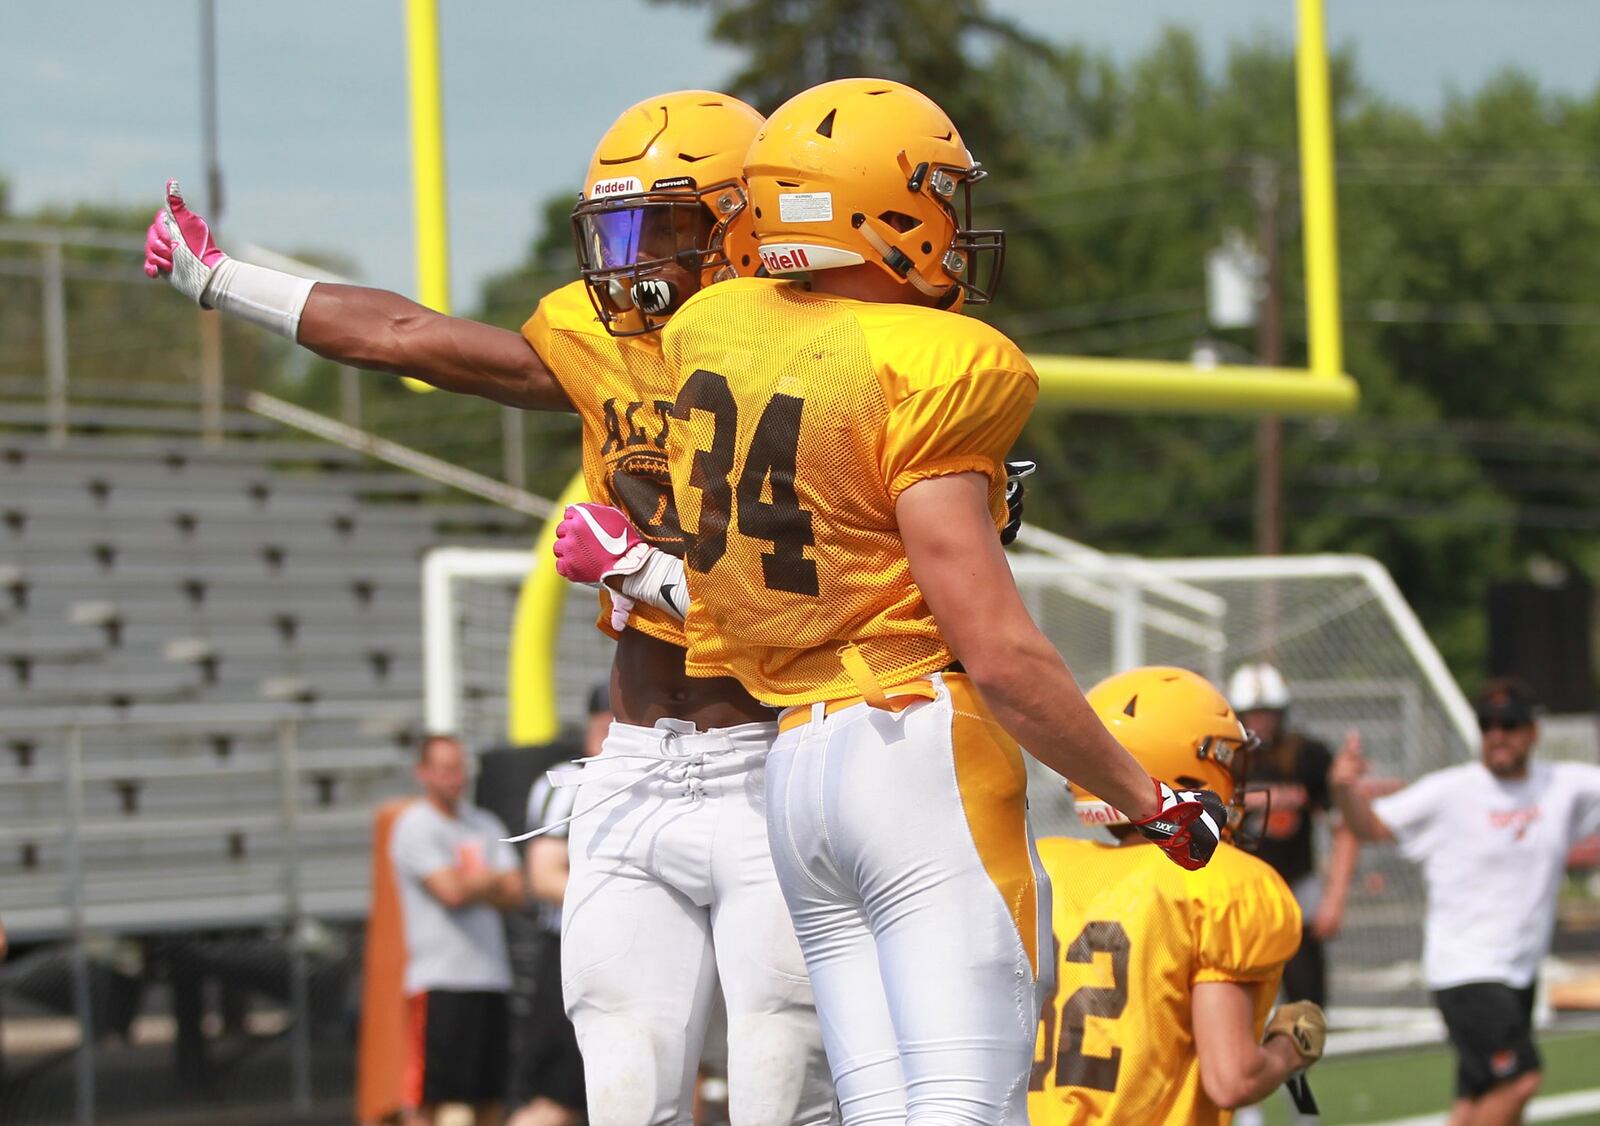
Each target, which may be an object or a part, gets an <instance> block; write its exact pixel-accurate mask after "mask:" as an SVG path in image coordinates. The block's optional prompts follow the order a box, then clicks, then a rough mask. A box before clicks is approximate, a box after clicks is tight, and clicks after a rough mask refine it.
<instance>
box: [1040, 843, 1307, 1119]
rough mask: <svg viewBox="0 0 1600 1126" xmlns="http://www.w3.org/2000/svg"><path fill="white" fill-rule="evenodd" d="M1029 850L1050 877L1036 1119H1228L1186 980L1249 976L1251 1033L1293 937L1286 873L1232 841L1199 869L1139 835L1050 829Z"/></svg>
mask: <svg viewBox="0 0 1600 1126" xmlns="http://www.w3.org/2000/svg"><path fill="white" fill-rule="evenodd" d="M1039 856H1040V859H1041V860H1042V861H1043V862H1044V866H1045V870H1046V871H1048V872H1049V873H1050V880H1051V884H1052V888H1053V890H1052V895H1053V897H1054V907H1053V918H1052V922H1053V929H1054V931H1055V941H1056V947H1057V951H1056V966H1057V971H1056V972H1057V985H1056V993H1055V996H1054V997H1053V998H1051V1000H1050V1001H1049V1002H1048V1003H1047V1004H1046V1005H1045V1006H1044V1019H1043V1020H1042V1021H1041V1022H1040V1026H1039V1039H1038V1043H1037V1044H1036V1045H1035V1048H1034V1065H1033V1074H1032V1075H1031V1077H1030V1079H1029V1084H1028V1089H1029V1092H1030V1093H1029V1095H1028V1114H1029V1118H1030V1119H1031V1121H1032V1122H1033V1124H1034V1126H1065V1124H1067V1123H1074V1124H1075V1123H1084V1122H1105V1123H1112V1122H1129V1123H1132V1122H1137V1123H1139V1124H1140V1126H1191V1124H1197V1126H1212V1124H1222V1123H1227V1122H1229V1121H1231V1120H1232V1118H1233V1115H1232V1112H1230V1111H1224V1110H1221V1109H1219V1108H1218V1107H1217V1105H1216V1104H1215V1103H1213V1102H1212V1101H1211V1100H1210V1099H1209V1098H1207V1097H1206V1093H1205V1090H1204V1088H1202V1087H1201V1085H1200V1058H1199V1056H1198V1055H1196V1054H1195V1044H1194V1035H1193V1022H1192V1019H1191V1014H1192V1008H1191V992H1190V991H1191V990H1192V989H1193V987H1194V986H1195V985H1196V984H1198V983H1200V982H1208V981H1227V982H1240V983H1248V984H1254V985H1255V1035H1256V1037H1257V1039H1259V1038H1260V1036H1261V1032H1262V1030H1263V1028H1264V1027H1265V1025H1266V1022H1267V1016H1268V1014H1269V1013H1270V1012H1271V1010H1272V1003H1273V998H1274V996H1275V995H1276V994H1277V992H1278V981H1279V979H1280V978H1281V977H1282V976H1283V964H1284V963H1285V962H1287V961H1288V960H1289V958H1290V957H1291V956H1292V955H1293V954H1294V952H1295V950H1296V949H1297V948H1298V947H1299V945H1300V908H1299V906H1298V905H1297V904H1296V903H1295V901H1294V896H1292V895H1291V894H1290V893H1289V888H1288V886H1287V885H1286V884H1285V883H1284V882H1283V878H1282V877H1281V876H1279V875H1278V873H1277V872H1275V871H1273V870H1272V868H1270V867H1269V866H1268V865H1267V864H1265V863H1264V862H1263V861H1261V860H1259V859H1258V858H1256V857H1254V856H1251V855H1249V854H1248V853H1245V852H1241V851H1240V850H1239V849H1237V848H1234V847H1233V846H1232V845H1229V844H1224V845H1222V846H1221V847H1220V848H1218V849H1217V851H1216V855H1214V856H1213V857H1212V858H1211V863H1210V864H1208V865H1206V867H1204V868H1202V869H1200V870H1199V871H1198V872H1186V871H1184V870H1183V869H1182V868H1179V867H1178V866H1177V865H1176V864H1174V863H1172V861H1170V860H1168V859H1167V858H1166V857H1165V856H1163V855H1162V853H1161V850H1160V849H1158V848H1153V847H1151V846H1148V845H1131V846H1124V847H1121V848H1118V847H1116V846H1113V845H1106V844H1099V843H1096V842H1093V841H1082V840H1064V839H1061V838H1052V839H1049V840H1042V841H1040V842H1039Z"/></svg>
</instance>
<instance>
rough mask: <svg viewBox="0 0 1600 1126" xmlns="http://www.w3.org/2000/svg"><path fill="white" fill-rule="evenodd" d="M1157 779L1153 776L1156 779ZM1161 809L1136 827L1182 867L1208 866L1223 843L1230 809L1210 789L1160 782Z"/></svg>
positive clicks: (1136, 823)
mask: <svg viewBox="0 0 1600 1126" xmlns="http://www.w3.org/2000/svg"><path fill="white" fill-rule="evenodd" d="M1152 781H1153V779H1152ZM1156 794H1157V796H1158V797H1159V798H1160V800H1161V808H1160V810H1158V811H1157V812H1156V813H1155V814H1154V815H1153V816H1151V817H1147V818H1145V819H1144V820H1143V821H1135V822H1133V825H1134V828H1136V829H1138V830H1139V832H1141V833H1143V834H1144V835H1145V836H1146V837H1149V838H1150V839H1151V840H1152V841H1154V842H1155V843H1156V844H1158V845H1160V846H1161V850H1162V851H1163V852H1165V853H1166V854H1167V856H1168V857H1169V858H1171V860H1172V862H1173V863H1174V864H1176V865H1177V866H1178V867H1180V868H1187V869H1189V870H1190V871H1191V872H1192V871H1194V870H1195V869H1197V868H1204V867H1205V866H1206V862H1207V861H1209V860H1210V859H1211V854H1212V853H1214V852H1216V851H1217V845H1219V844H1220V843H1222V827H1223V826H1224V825H1226V824H1227V823H1228V809H1227V806H1225V805H1223V804H1222V799H1221V798H1220V797H1218V796H1217V795H1216V794H1214V793H1212V792H1211V791H1210V790H1174V789H1173V788H1172V787H1171V786H1169V785H1167V784H1166V783H1165V782H1156Z"/></svg>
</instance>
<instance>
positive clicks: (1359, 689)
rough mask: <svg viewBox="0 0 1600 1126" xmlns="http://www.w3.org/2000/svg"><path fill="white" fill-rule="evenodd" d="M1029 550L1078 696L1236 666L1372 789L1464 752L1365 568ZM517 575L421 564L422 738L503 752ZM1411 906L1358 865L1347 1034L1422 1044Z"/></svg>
mask: <svg viewBox="0 0 1600 1126" xmlns="http://www.w3.org/2000/svg"><path fill="white" fill-rule="evenodd" d="M1026 542H1027V544H1028V545H1029V546H1030V547H1032V548H1034V549H1035V551H1038V552H1040V553H1039V554H1023V553H1017V554H1014V555H1013V556H1012V567H1013V571H1014V572H1015V574H1016V576H1017V581H1018V585H1019V587H1020V588H1021V590H1022V593H1023V595H1024V597H1025V599H1026V601H1027V603H1028V606H1029V608H1030V610H1031V611H1032V613H1033V615H1034V617H1035V619H1036V620H1037V621H1038V622H1039V623H1040V625H1041V626H1042V627H1043V629H1044V631H1045V633H1046V634H1047V635H1048V636H1049V637H1050V638H1051V640H1052V641H1053V642H1054V643H1055V644H1056V646H1057V647H1058V648H1059V649H1060V650H1061V652H1062V654H1063V655H1064V656H1065V657H1066V659H1067V662H1068V664H1069V665H1070V666H1071V668H1072V670H1073V673H1074V674H1075V676H1076V677H1077V678H1078V680H1079V682H1080V683H1081V684H1083V685H1084V686H1085V687H1087V686H1089V685H1091V684H1093V683H1094V682H1096V681H1097V680H1099V679H1101V678H1102V677H1104V676H1107V675H1109V674H1110V673H1112V672H1115V671H1117V670H1119V669H1123V668H1128V667H1131V666H1134V665H1139V664H1173V665H1180V666H1184V667H1188V668H1192V669H1195V670H1196V671H1198V672H1201V673H1203V674H1204V675H1206V676H1208V677H1210V678H1211V679H1212V680H1213V681H1215V682H1217V683H1218V684H1219V685H1220V684H1221V683H1223V682H1224V681H1225V680H1226V677H1227V675H1228V673H1230V672H1231V671H1232V670H1233V669H1234V668H1235V667H1237V666H1238V665H1240V664H1243V663H1245V662H1252V661H1263V660H1265V661H1270V662H1271V663H1272V664H1274V665H1276V666H1277V667H1278V668H1279V669H1281V670H1282V672H1283V674H1284V676H1285V678H1286V679H1287V680H1288V683H1289V687H1290V690H1291V692H1292V694H1293V696H1294V704H1293V707H1292V708H1291V712H1290V722H1291V725H1292V726H1293V727H1294V728H1295V729H1296V730H1299V731H1301V732H1304V733H1306V734H1308V735H1310V736H1313V737H1315V738H1317V739H1320V740H1322V741H1323V742H1325V743H1327V744H1329V745H1330V746H1332V747H1337V746H1338V744H1339V743H1340V742H1341V741H1342V739H1343V738H1344V735H1345V733H1346V731H1348V730H1349V729H1351V728H1354V729H1356V730H1359V731H1360V732H1361V735H1362V739H1363V743H1364V746H1365V749H1366V753H1367V755H1368V757H1369V759H1370V760H1371V761H1372V764H1373V770H1374V774H1375V775H1377V776H1379V777H1386V778H1391V779H1399V780H1410V779H1412V778H1415V777H1417V776H1418V775H1420V774H1422V773H1424V772H1426V771H1429V770H1432V769H1435V768H1437V767H1440V766H1444V765H1447V764H1449V763H1453V762H1458V761H1461V760H1463V759H1465V758H1466V757H1468V755H1469V754H1470V753H1471V749H1472V747H1473V746H1475V727H1474V725H1473V716H1472V712H1471V709H1470V707H1469V705H1468V704H1467V702H1466V700H1465V699H1464V698H1463V697H1462V695H1461V692H1460V690H1459V689H1458V688H1457V686H1456V684H1455V682H1454V681H1453V680H1452V679H1451V677H1450V675H1449V673H1448V671H1447V670H1446V668H1445V665H1444V662H1443V661H1442V659H1441V658H1440V657H1439V654H1438V652H1437V650H1436V649H1435V648H1434V646H1433V645H1432V643H1431V642H1430V641H1429V639H1428V637H1427V635H1426V634H1425V633H1424V632H1423V630H1422V628H1421V626H1420V624H1419V623H1418V622H1417V620H1416V617H1415V615H1414V614H1413V613H1412V611H1411V609H1410V607H1409V606H1408V605H1407V604H1406V602H1405V600H1404V599H1403V598H1402V597H1401V595H1400V594H1399V592H1398V590H1397V589H1396V588H1395V586H1394V583H1393V581H1392V580H1391V579H1390V577H1389V574H1388V572H1387V571H1385V570H1384V569H1383V568H1382V567H1381V566H1380V565H1379V564H1377V563H1376V562H1374V561H1373V560H1371V559H1367V558H1363V557H1356V556H1311V557H1284V558H1241V559H1179V560H1149V559H1142V558H1127V557H1114V556H1106V555H1102V554H1100V553H1098V552H1094V551H1092V550H1089V549H1086V548H1082V547H1081V546H1079V545H1075V544H1072V543H1071V541H1065V540H1059V539H1057V538H1056V537H1050V536H1046V535H1044V534H1042V533H1037V532H1032V531H1031V530H1030V534H1028V536H1027V538H1026ZM529 561H530V559H529V556H528V554H527V553H526V552H505V551H480V550H475V549H447V550H446V551H443V552H435V553H433V554H432V555H431V556H430V562H429V564H428V566H429V567H430V568H431V569H432V572H431V577H430V578H429V579H428V580H427V581H426V582H425V589H426V591H427V592H428V593H427V595H426V598H427V601H428V605H427V608H426V613H427V615H428V618H429V621H430V623H432V624H431V626H430V630H431V632H430V636H429V641H428V657H427V660H428V670H429V672H428V696H429V723H430V726H431V727H434V728H440V729H447V730H455V731H458V732H460V733H461V734H462V735H463V736H465V737H466V738H467V739H468V740H469V741H471V742H472V743H473V744H474V745H477V746H486V745H491V744H495V743H499V742H503V741H504V738H505V717H506V668H507V654H508V643H509V636H510V628H511V621H512V615H513V611H514V608H515V605H516V597H517V592H518V589H519V587H520V585H521V582H522V579H523V577H524V574H525V572H526V569H527V566H528V563H529ZM594 607H595V600H594V597H593V595H592V594H591V593H590V592H588V591H582V590H573V591H570V592H569V593H568V596H567V598H566V600H565V606H564V609H563V612H562V620H561V625H560V630H559V642H558V645H559V653H558V657H557V661H556V669H557V680H558V695H559V706H560V716H561V719H562V721H563V722H564V723H578V722H580V721H581V720H582V717H583V709H584V701H585V697H586V695H587V693H588V691H589V688H590V687H591V686H592V685H593V684H595V683H597V682H599V681H601V680H603V679H604V678H605V677H606V676H607V673H608V669H609V666H610V660H611V651H612V648H613V646H612V644H611V642H610V641H609V640H608V639H606V638H605V637H604V636H603V635H601V634H600V633H599V632H598V631H597V630H595V628H594ZM1030 769H1031V770H1032V772H1033V775H1032V786H1031V791H1030V805H1031V808H1032V811H1033V817H1034V825H1035V828H1036V830H1037V831H1038V833H1039V835H1041V836H1049V835H1081V833H1082V830H1080V829H1079V827H1078V825H1077V821H1076V819H1075V818H1074V817H1073V814H1072V805H1071V799H1070V797H1069V796H1068V794H1067V790H1066V787H1065V786H1064V785H1062V784H1061V782H1060V780H1059V779H1058V778H1056V777H1055V776H1054V775H1052V774H1050V773H1049V772H1048V771H1046V770H1044V769H1043V768H1042V767H1039V766H1038V765H1037V764H1036V763H1032V762H1031V760H1030ZM1326 852H1327V850H1326V848H1324V849H1323V855H1326ZM1422 902H1423V896H1422V887H1421V885H1420V882H1419V880H1418V877H1417V874H1416V871H1415V869H1414V867H1413V866H1412V865H1410V864H1408V863H1406V862H1404V861H1402V860H1400V859H1399V857H1398V856H1397V855H1396V854H1395V853H1394V851H1393V850H1392V849H1368V850H1365V851H1364V852H1363V855H1362V861H1361V869H1360V872H1359V874H1358V876H1357V879H1356V886H1355V888H1354V889H1353V892H1352V895H1351V900H1350V908H1349V911H1348V912H1347V915H1346V924H1345V930H1344V933H1343V934H1341V935H1340V936H1339V938H1338V939H1337V940H1335V941H1334V943H1333V944H1332V945H1331V947H1330V958H1331V965H1332V990H1331V992H1332V1002H1333V1005H1334V1007H1335V1009H1336V1017H1339V1018H1340V1022H1341V1023H1343V1024H1345V1025H1346V1026H1349V1025H1351V1024H1357V1025H1363V1026H1367V1027H1373V1026H1382V1025H1385V1024H1388V1023H1395V1024H1398V1025H1402V1026H1410V1027H1419V1026H1420V1027H1431V1026H1430V1025H1429V1024H1428V1021H1429V1020H1430V1019H1431V1018H1430V1017H1429V1016H1427V1015H1426V1014H1429V1013H1431V1010H1430V1009H1429V1007H1428V1004H1427V995H1426V992H1425V990H1424V988H1423V986H1422V982H1421V978H1420V969H1419V957H1420V953H1421V919H1422ZM1400 1035H1401V1036H1402V1037H1403V1036H1404V1033H1401V1034H1400Z"/></svg>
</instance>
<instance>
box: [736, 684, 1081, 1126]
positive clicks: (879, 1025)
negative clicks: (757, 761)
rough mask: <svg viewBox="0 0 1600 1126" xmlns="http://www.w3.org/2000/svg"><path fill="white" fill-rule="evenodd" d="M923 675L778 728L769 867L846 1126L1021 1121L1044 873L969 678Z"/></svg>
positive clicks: (1010, 761) (1020, 778) (1020, 783)
mask: <svg viewBox="0 0 1600 1126" xmlns="http://www.w3.org/2000/svg"><path fill="white" fill-rule="evenodd" d="M933 682H934V687H935V689H936V691H937V697H936V698H935V699H933V700H928V701H919V702H917V703H914V704H912V705H910V706H909V707H907V708H906V709H904V710H903V711H900V712H890V711H887V710H881V709H875V708H872V707H870V706H868V705H867V704H857V705H856V706H854V707H850V708H845V709H843V710H841V711H838V712H836V713H834V714H833V715H826V714H825V712H824V709H823V706H822V705H820V704H819V705H815V706H813V707H812V709H811V716H812V718H811V720H810V722H807V723H805V724H804V725H803V726H800V727H795V728H792V729H790V730H788V731H785V732H784V733H783V734H781V735H779V736H778V739H777V742H776V743H775V744H774V745H773V748H772V753H771V755H770V756H769V757H768V760H767V800H768V802H769V804H770V815H769V817H768V833H769V836H770V838H771V843H772V857H773V862H774V864H775V865H776V867H777V870H778V882H779V883H780V884H781V885H782V886H783V893H784V897H785V899H786V900H787V901H788V903H789V913H790V915H791V916H792V917H793V919H794V925H795V930H796V932H797V933H798V935H799V939H800V948H801V949H802V950H803V951H804V952H805V958H806V965H807V967H808V968H809V969H810V971H811V983H812V986H813V988H814V989H815V991H816V998H817V1010H818V1014H819V1016H820V1017H821V1020H822V1036H823V1040H824V1042H825V1043H826V1044H827V1049H828V1060H829V1063H830V1064H831V1065H832V1068H833V1079H834V1084H835V1086H836V1088H837V1090H838V1096H839V1105H840V1107H841V1109H842V1110H843V1112H844V1122H845V1123H846V1126H862V1124H865V1123H874V1124H877V1123H893V1124H894V1126H901V1124H908V1126H1022V1124H1024V1123H1026V1122H1027V1121H1028V1109H1027V1096H1028V1089H1027V1082H1028V1072H1029V1069H1030V1067H1031V1066H1032V1063H1033V1048H1034V1038H1035V1035H1036V1030H1037V1027H1038V1019H1039V1001H1040V997H1039V993H1038V974H1037V972H1036V967H1037V966H1038V964H1039V962H1038V959H1039V957H1040V955H1041V954H1042V955H1043V957H1044V958H1045V959H1046V961H1048V960H1049V958H1050V953H1051V941H1050V931H1049V927H1050V899H1049V894H1050V885H1049V880H1048V877H1046V875H1045V873H1044V870H1043V868H1042V867H1041V866H1040V864H1039V860H1038V856H1037V853H1036V852H1035V851H1034V847H1033V833H1032V831H1031V830H1030V829H1029V826H1028V821H1027V807H1026V791H1027V773H1026V771H1025V769H1024V767H1023V763H1022V757H1021V752H1020V751H1019V750H1018V748H1017V744H1016V742H1015V740H1013V739H1012V738H1011V737H1010V736H1009V735H1007V734H1006V733H1005V732H1004V731H1003V730H1002V729H1001V728H1000V727H999V725H998V724H996V723H995V722H994V720H993V719H992V718H991V717H990V716H989V713H988V711H987V709H986V708H984V706H983V704H982V701H981V700H980V699H979V698H978V695H977V693H976V691H975V690H974V689H973V688H972V685H971V683H970V682H969V681H968V680H967V679H966V677H964V676H959V675H956V674H943V675H940V676H935V677H934V678H933Z"/></svg>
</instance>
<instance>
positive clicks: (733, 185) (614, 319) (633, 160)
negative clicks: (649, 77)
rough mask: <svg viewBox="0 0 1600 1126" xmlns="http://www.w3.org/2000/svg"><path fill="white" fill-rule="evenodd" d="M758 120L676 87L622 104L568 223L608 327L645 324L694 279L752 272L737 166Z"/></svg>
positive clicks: (729, 103) (650, 327) (651, 324)
mask: <svg viewBox="0 0 1600 1126" xmlns="http://www.w3.org/2000/svg"><path fill="white" fill-rule="evenodd" d="M760 127H761V115H760V114H759V113H757V112H756V111H755V110H754V109H752V108H751V107H750V106H747V105H745V104H744V103H743V102H741V101H740V100H739V99H737V98H733V97H729V96H728V95H727V94H718V93H715V92H713V91H710V90H679V91H677V92H675V93H671V94H662V95H661V96H659V97H655V98H646V99H645V100H644V101H642V102H640V103H639V104H637V105H635V106H631V107H629V108H628V109H627V110H625V111H624V112H623V114H622V116H621V117H619V118H617V120H616V122H615V123H614V124H613V125H612V126H611V128H610V129H608V130H606V133H605V135H604V136H603V137H601V138H600V144H599V145H598V146H597V147H596V149H595V153H594V158H593V159H592V160H591V161H590V162H589V171H588V174H587V175H586V176H585V177H584V180H583V195H582V197H581V198H580V199H579V201H578V205H577V207H575V208H574V209H573V212H572V229H573V235H574V237H575V238H576V240H577V244H578V267H579V270H580V272H581V273H582V275H583V280H584V282H585V283H586V284H587V285H588V287H589V297H590V299H591V300H592V301H593V302H594V307H595V311H596V312H597V313H599V314H600V319H601V320H602V321H603V322H604V323H605V326H606V328H607V329H609V330H610V331H611V332H612V333H613V334H614V335H617V336H635V335H638V334H640V333H645V332H652V331H654V330H655V329H658V328H660V327H661V326H662V324H664V323H665V322H666V319H667V317H669V316H671V315H672V313H673V312H674V311H675V310H676V309H677V308H678V306H679V305H681V304H682V303H683V302H684V301H685V300H686V299H688V297H689V296H690V295H692V294H693V293H694V292H695V291H696V290H698V289H699V288H700V287H701V286H704V285H710V284H711V283H712V282H714V281H720V280H722V279H723V278H727V277H732V276H734V275H735V274H753V273H755V271H756V268H757V264H758V263H757V261H756V246H755V239H754V236H753V235H752V234H751V231H750V211H749V207H748V205H747V199H746V194H745V187H744V179H743V175H742V170H743V165H744V156H745V152H746V151H747V150H748V149H749V147H750V142H751V140H752V139H753V138H754V137H755V135H756V130H757V129H759V128H760Z"/></svg>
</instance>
